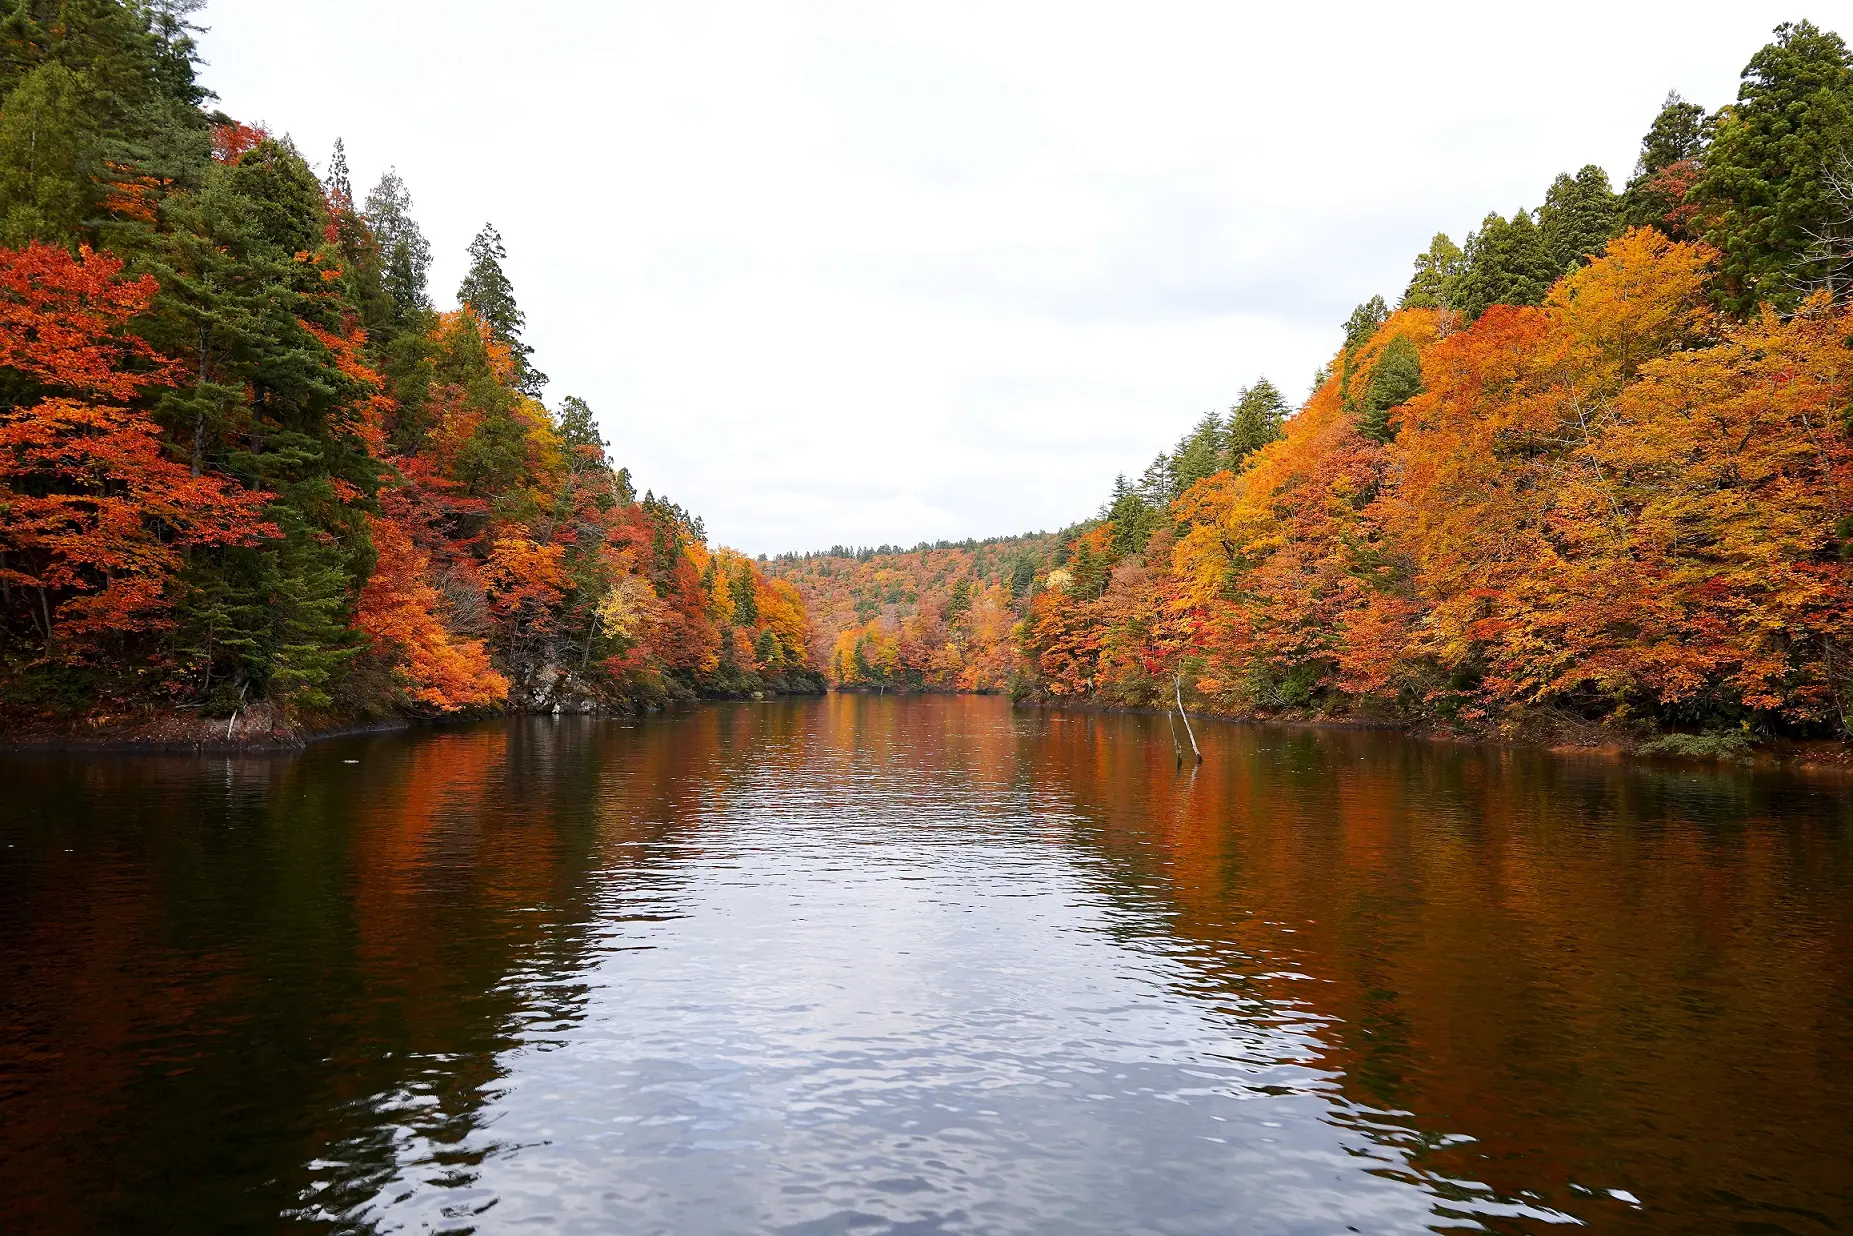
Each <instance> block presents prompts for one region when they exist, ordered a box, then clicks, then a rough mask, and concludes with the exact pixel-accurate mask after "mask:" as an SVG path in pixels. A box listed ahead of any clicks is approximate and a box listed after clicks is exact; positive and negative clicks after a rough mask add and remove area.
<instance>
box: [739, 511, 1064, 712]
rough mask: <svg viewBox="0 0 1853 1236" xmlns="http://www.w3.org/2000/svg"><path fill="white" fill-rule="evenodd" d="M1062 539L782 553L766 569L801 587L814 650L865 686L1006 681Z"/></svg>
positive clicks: (838, 675)
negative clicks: (1017, 631) (1021, 622)
mask: <svg viewBox="0 0 1853 1236" xmlns="http://www.w3.org/2000/svg"><path fill="white" fill-rule="evenodd" d="M1056 544H1057V538H1056V537H1054V536H1051V535H1048V534H1046V533H1028V534H1025V535H1023V536H1015V537H994V538H991V539H989V540H983V541H975V540H974V541H958V542H940V543H937V544H922V545H916V546H915V547H914V548H912V549H902V548H901V547H900V546H896V545H882V546H879V547H876V548H860V549H852V548H849V547H847V546H842V545H838V546H833V547H832V548H831V549H830V550H828V551H827V552H824V553H812V554H781V555H780V556H778V557H777V558H774V559H772V560H771V561H770V562H769V563H768V564H766V569H767V570H768V571H769V572H770V574H771V575H772V576H773V577H774V578H776V579H779V580H781V581H788V582H790V583H791V584H792V585H793V586H795V587H796V588H797V589H798V592H799V594H800V595H801V596H802V597H803V598H804V603H805V606H806V608H807V610H808V612H809V616H810V621H811V625H812V630H813V632H814V636H813V639H814V643H813V645H812V653H813V658H814V660H815V661H816V663H817V664H819V665H821V666H823V668H824V673H825V674H826V675H827V676H828V678H829V680H830V682H831V684H832V685H834V686H837V687H844V688H851V689H861V690H877V691H886V690H900V691H975V692H986V693H988V692H994V691H996V692H1001V691H1005V690H1008V689H1009V687H1010V683H1011V682H1012V681H1013V678H1014V677H1015V673H1016V670H1015V667H1016V660H1017V654H1016V650H1015V644H1014V641H1013V635H1012V630H1013V628H1014V627H1015V625H1016V623H1017V621H1018V619H1019V617H1020V611H1021V609H1022V606H1023V604H1024V602H1025V600H1026V598H1027V597H1028V595H1029V592H1030V588H1031V585H1032V584H1033V583H1034V582H1035V580H1036V578H1037V575H1038V574H1039V573H1040V572H1042V571H1043V570H1045V569H1046V566H1047V561H1048V556H1049V554H1050V553H1051V552H1052V551H1053V550H1054V548H1055V546H1056Z"/></svg>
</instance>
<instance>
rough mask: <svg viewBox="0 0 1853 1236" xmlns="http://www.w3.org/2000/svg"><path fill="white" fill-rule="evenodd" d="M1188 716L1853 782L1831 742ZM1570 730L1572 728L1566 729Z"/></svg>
mask: <svg viewBox="0 0 1853 1236" xmlns="http://www.w3.org/2000/svg"><path fill="white" fill-rule="evenodd" d="M949 694H974V693H972V692H951V693H949ZM1012 706H1013V707H1016V708H1024V709H1036V710H1038V711H1045V712H1049V711H1053V712H1060V711H1072V712H1095V713H1119V714H1125V715H1128V716H1151V717H1159V716H1166V715H1175V714H1176V712H1177V710H1176V709H1174V708H1145V707H1137V706H1133V705H1127V704H1102V703H1097V702H1094V701H1090V700H1073V701H1066V700H1063V701H1056V700H1046V699H1034V700H1031V699H1025V700H1013V701H1012ZM1185 712H1186V715H1188V716H1190V717H1191V718H1193V719H1198V720H1204V721H1220V722H1223V723H1225V724H1231V725H1250V726H1256V727H1265V728H1271V729H1295V730H1334V731H1347V730H1349V731H1354V732H1372V733H1380V734H1396V735H1400V736H1401V737H1404V738H1412V739H1416V740H1418V741H1421V742H1427V743H1435V744H1437V745H1441V746H1457V747H1483V748H1490V749H1500V750H1506V751H1536V752H1540V753H1543V754H1547V755H1559V756H1577V757H1581V758H1584V759H1597V760H1604V761H1607V762H1610V763H1620V762H1622V761H1624V760H1625V761H1637V762H1640V763H1644V764H1656V765H1673V766H1686V767H1695V766H1696V767H1705V768H1714V769H1723V768H1732V769H1738V770H1740V771H1745V772H1751V771H1756V772H1768V771H1781V772H1808V773H1828V774H1833V775H1837V776H1842V777H1853V743H1845V742H1835V741H1832V740H1828V739H1823V740H1818V741H1801V740H1796V739H1778V740H1776V741H1775V742H1773V743H1767V744H1764V745H1762V746H1757V747H1753V748H1751V749H1750V750H1749V751H1747V752H1746V753H1744V755H1742V756H1740V757H1730V756H1700V755H1681V754H1677V753H1673V752H1664V751H1643V750H1641V746H1642V743H1641V742H1640V740H1638V739H1635V738H1633V737H1631V736H1629V735H1626V734H1619V733H1616V732H1615V731H1613V730H1607V729H1604V728H1603V727H1601V726H1599V725H1595V724H1583V725H1579V726H1578V727H1576V728H1577V729H1578V730H1580V731H1581V732H1582V734H1583V735H1584V736H1585V737H1586V738H1587V739H1591V740H1594V741H1565V739H1566V738H1567V737H1569V736H1568V735H1567V734H1563V733H1559V734H1554V735H1551V736H1549V737H1545V736H1540V737H1536V738H1508V737H1500V736H1497V735H1483V734H1464V733H1461V732H1459V731H1456V730H1446V729H1438V728H1435V727H1433V726H1419V725H1402V724H1398V723H1397V722H1394V721H1373V720H1367V719H1361V718H1343V717H1298V716H1276V717H1262V716H1254V715H1244V714H1240V713H1223V712H1210V711H1207V710H1203V709H1194V708H1193V709H1186V710H1185ZM1565 728H1566V729H1567V728H1569V727H1567V726H1566V727H1565Z"/></svg>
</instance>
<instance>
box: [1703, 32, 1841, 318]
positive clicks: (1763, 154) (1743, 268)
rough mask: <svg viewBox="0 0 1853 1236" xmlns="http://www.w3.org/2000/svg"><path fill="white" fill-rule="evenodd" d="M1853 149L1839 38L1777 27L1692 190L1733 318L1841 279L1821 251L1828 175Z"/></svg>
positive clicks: (1827, 220)
mask: <svg viewBox="0 0 1853 1236" xmlns="http://www.w3.org/2000/svg"><path fill="white" fill-rule="evenodd" d="M1850 151H1853V60H1850V59H1849V56H1848V52H1847V46H1846V44H1845V43H1844V42H1842V41H1841V39H1840V36H1839V35H1837V34H1832V33H1829V32H1827V31H1823V30H1820V29H1818V28H1817V27H1815V26H1814V25H1813V24H1811V23H1809V22H1805V21H1803V22H1796V23H1793V24H1788V23H1785V24H1783V25H1781V26H1778V27H1776V41H1775V42H1773V43H1771V44H1769V45H1767V46H1766V47H1764V48H1763V49H1762V50H1761V51H1759V52H1757V54H1756V55H1755V56H1752V57H1751V59H1750V63H1749V65H1747V66H1746V67H1745V69H1744V72H1743V84H1742V85H1741V86H1740V87H1739V88H1738V92H1737V102H1736V104H1735V105H1734V106H1732V107H1729V108H1727V109H1725V111H1724V113H1723V115H1722V116H1721V118H1720V120H1719V123H1718V126H1717V131H1716V133H1715V135H1714V136H1713V138H1712V142H1711V146H1710V148H1709V150H1708V151H1707V152H1706V157H1705V171H1704V174H1703V176H1701V178H1700V179H1699V182H1698V184H1697V185H1696V186H1695V187H1694V190H1693V193H1694V196H1695V198H1696V199H1697V200H1698V201H1699V203H1700V204H1701V205H1702V207H1703V208H1704V209H1705V212H1706V216H1707V226H1706V229H1705V239H1706V240H1707V241H1708V242H1709V243H1711V244H1712V245H1714V246H1716V247H1717V248H1718V250H1719V251H1720V252H1721V254H1722V255H1723V256H1722V258H1721V261H1720V268H1721V273H1722V274H1723V280H1722V281H1721V286H1720V298H1721V299H1722V300H1723V302H1724V304H1725V305H1726V307H1728V308H1730V309H1732V310H1734V311H1736V312H1738V313H1740V314H1748V313H1751V312H1754V310H1755V309H1756V306H1757V304H1758V302H1768V303H1769V304H1772V305H1774V306H1776V307H1777V308H1778V309H1787V308H1791V307H1793V306H1794V305H1795V304H1796V303H1797V302H1799V301H1800V299H1801V298H1802V297H1803V296H1804V295H1806V294H1807V293H1808V292H1809V291H1810V290H1812V289H1813V288H1816V287H1819V286H1823V285H1827V284H1833V285H1834V288H1835V290H1836V291H1837V292H1839V291H1844V289H1845V284H1844V283H1843V282H1840V275H1841V272H1840V269H1839V267H1840V262H1839V261H1838V260H1836V259H1835V258H1834V257H1833V256H1832V255H1830V254H1826V253H1824V252H1823V251H1822V240H1823V238H1824V237H1825V236H1826V234H1827V233H1828V232H1830V231H1831V230H1832V229H1833V227H1834V226H1835V224H1836V221H1837V215H1838V209H1837V208H1838V205H1839V204H1838V203H1837V202H1836V201H1835V200H1834V194H1833V191H1832V186H1831V177H1832V175H1833V174H1834V173H1835V172H1836V171H1838V170H1839V169H1840V167H1841V165H1842V163H1843V162H1844V161H1845V160H1847V159H1848V158H1849V153H1848V152H1850Z"/></svg>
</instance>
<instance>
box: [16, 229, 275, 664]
mask: <svg viewBox="0 0 1853 1236" xmlns="http://www.w3.org/2000/svg"><path fill="white" fill-rule="evenodd" d="M121 270H122V264H121V262H120V261H119V260H117V259H116V258H114V257H111V256H110V255H108V254H95V253H92V252H90V251H89V250H87V249H85V250H82V251H81V252H80V253H79V254H78V255H76V256H72V255H71V254H70V253H68V252H66V251H64V250H63V249H58V248H53V247H50V246H46V245H41V244H37V243H34V244H31V245H29V246H27V247H26V248H25V249H23V250H8V249H0V366H4V367H5V369H6V371H8V373H9V375H10V380H9V381H8V383H7V386H8V390H7V395H8V402H7V406H6V407H5V408H4V410H0V588H4V590H5V591H4V594H3V595H4V600H5V603H6V605H7V606H8V607H9V608H13V607H15V606H21V605H23V607H24V609H25V611H26V613H27V614H28V616H29V617H30V618H31V619H32V620H33V622H34V623H35V624H36V625H37V626H38V627H39V629H40V631H41V634H42V636H43V643H44V649H45V655H46V657H47V658H49V659H51V660H54V661H62V662H67V663H81V662H85V661H88V660H92V659H94V658H96V657H97V656H98V655H99V653H100V652H101V651H102V650H103V649H104V648H105V647H107V646H110V645H112V644H116V643H120V642H121V641H122V640H123V639H125V638H127V637H130V636H135V635H141V634H146V633H148V632H151V631H156V630H160V629H164V628H165V627H167V626H169V625H171V619H170V617H169V613H170V611H171V609H172V608H173V604H174V597H173V595H172V586H173V582H174V579H175V577H176V575H177V574H178V572H179V571H180V569H181V567H182V565H183V564H184V561H185V556H186V553H187V551H188V550H189V549H190V548H192V547H196V546H207V545H251V544H255V543H256V542H257V541H258V540H259V539H261V538H262V537H264V536H266V535H274V532H275V530H274V529H273V528H271V527H269V526H268V525H267V524H265V523H264V522H263V521H262V519H261V518H260V513H261V510H262V507H263V503H264V501H265V499H266V498H267V497H268V496H269V495H267V494H263V493H256V492H251V491H248V490H244V489H241V488H240V487H238V486H237V485H236V484H234V483H232V482H230V481H229V480H227V479H226V478H224V477H220V476H216V475H213V474H210V473H204V474H201V473H196V472H194V471H193V470H191V469H189V468H188V467H187V466H185V465H183V464H180V463H177V462H175V461H174V460H172V459H171V458H169V457H168V455H167V453H166V452H165V451H164V450H163V448H162V444H161V439H160V432H159V429H158V427H157V426H156V425H155V424H154V422H153V421H152V420H150V419H149V418H148V416H147V415H146V414H144V413H143V412H141V411H138V410H135V409H132V408H129V407H126V406H123V405H124V404H126V403H127V402H128V401H130V400H132V399H134V398H135V397H136V396H138V395H139V394H141V393H142V392H143V391H144V390H145V389H147V388H149V387H152V386H160V385H165V384H168V383H170V382H171V381H172V368H171V365H170V364H169V363H168V362H167V361H165V360H164V359H163V358H161V357H159V356H157V355H156V354H155V353H154V351H153V349H151V348H150V347H149V346H148V345H147V344H146V343H145V342H144V341H143V340H141V339H140V338H139V337H137V336H136V335H135V334H133V333H132V332H131V331H130V330H129V322H130V320H131V319H132V318H134V317H135V316H136V315H137V314H139V313H141V312H143V311H145V310H146V309H147V307H148V304H149V302H150V301H151V300H152V299H153V296H154V294H155V290H156V289H155V284H154V280H153V279H151V278H148V277H146V276H144V277H142V278H140V279H135V280H129V279H124V278H122V277H121Z"/></svg>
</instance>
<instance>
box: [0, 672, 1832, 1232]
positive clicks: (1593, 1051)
mask: <svg viewBox="0 0 1853 1236" xmlns="http://www.w3.org/2000/svg"><path fill="white" fill-rule="evenodd" d="M1198 734H1199V739H1200V741H1201V742H1202V744H1203V750H1204V757H1205V760H1204V763H1203V765H1202V766H1201V767H1194V768H1193V767H1184V768H1182V769H1179V768H1178V767H1177V766H1176V764H1175V761H1174V757H1173V753H1172V745H1171V738H1170V736H1169V733H1168V731H1167V726H1166V722H1165V720H1164V718H1163V717H1148V716H1112V715H1097V714H1088V713H1063V712H1045V711H1028V710H1017V709H1013V708H1012V707H1011V706H1010V704H1009V703H1008V702H1006V701H1002V700H998V699H990V698H972V697H927V698H913V699H895V698H892V697H887V698H882V697H872V696H856V695H835V696H830V697H828V698H824V699H821V700H798V701H784V700H780V701H767V702H762V703H739V704H716V705H707V706H703V707H701V708H699V709H695V710H691V711H689V712H686V713H681V714H674V715H666V716H658V717H651V718H644V719H640V720H635V721H622V720H608V719H607V720H600V719H588V718H552V717H538V718H520V719H511V720H499V721H493V722H485V723H480V724H472V725H467V726H459V727H453V728H437V729H429V730H421V731H413V732H405V733H394V734H386V735H370V736H363V737H354V738H343V739H335V740H330V741H327V742H324V743H321V744H318V745H315V746H313V747H311V748H309V749H308V750H306V751H303V752H299V753H295V754H291V755H237V756H229V757H228V756H224V755H212V756H197V757H195V756H155V755H148V756H89V757H73V756H12V757H5V758H4V759H0V785H3V786H4V794H3V795H0V1216H4V1218H0V1227H4V1228H6V1230H8V1231H19V1232H28V1231H30V1232H39V1231H45V1232H51V1231H57V1232H113V1231H125V1230H174V1231H188V1232H207V1231H233V1230H239V1231H243V1230H251V1231H275V1230H303V1231H380V1232H397V1231H406V1232H419V1231H443V1232H463V1231H471V1230H475V1231H482V1232H492V1231H495V1232H499V1231H526V1230H535V1231H547V1232H600V1233H605V1232H622V1233H653V1232H663V1233H672V1232H673V1233H728V1232H788V1233H858V1234H868V1236H876V1234H879V1233H933V1232H997V1233H1013V1232H1039V1233H1040V1232H1047V1233H1073V1232H1102V1233H1107V1232H1111V1233H1127V1232H1156V1233H1230V1232H1243V1233H1248V1232H1253V1233H1274V1232H1343V1231H1353V1230H1354V1231H1359V1232H1415V1231H1425V1230H1431V1229H1441V1230H1448V1229H1454V1230H1476V1229H1484V1230H1492V1231H1500V1232H1534V1231H1552V1230H1562V1225H1566V1224H1586V1225H1589V1226H1591V1227H1593V1228H1595V1229H1597V1230H1600V1231H1604V1232H1637V1231H1638V1232H1708V1233H1709V1232H1725V1231H1738V1232H1796V1233H1819V1232H1831V1231H1835V1230H1844V1228H1845V1227H1846V1226H1847V1224H1848V1223H1849V1221H1853V1166H1850V1164H1853V1151H1850V1150H1849V1146H1853V786H1850V785H1849V783H1847V782H1844V781H1835V780H1831V779H1820V780H1812V781H1811V780H1807V779H1803V778H1800V777H1795V776H1786V775H1777V774H1773V773H1751V772H1748V771H1736V770H1714V769H1706V768H1702V767H1697V766H1693V767H1684V766H1675V765H1648V764H1625V763H1615V762H1610V761H1604V760H1600V759H1596V758H1578V757H1564V756H1553V755H1550V754H1546V753H1541V752H1528V751H1513V750H1505V749H1492V748H1475V747H1456V746H1447V745H1440V744H1434V743H1424V742H1419V741H1414V740H1410V739H1406V738H1403V737H1399V736H1395V735H1389V734H1379V733H1364V732H1344V731H1313V730H1292V729H1275V728H1266V727H1257V726H1238V725H1226V724H1218V723H1201V722H1200V723H1199V724H1198Z"/></svg>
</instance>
